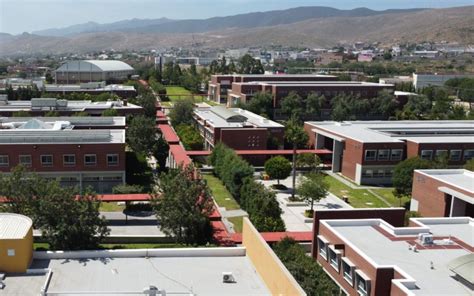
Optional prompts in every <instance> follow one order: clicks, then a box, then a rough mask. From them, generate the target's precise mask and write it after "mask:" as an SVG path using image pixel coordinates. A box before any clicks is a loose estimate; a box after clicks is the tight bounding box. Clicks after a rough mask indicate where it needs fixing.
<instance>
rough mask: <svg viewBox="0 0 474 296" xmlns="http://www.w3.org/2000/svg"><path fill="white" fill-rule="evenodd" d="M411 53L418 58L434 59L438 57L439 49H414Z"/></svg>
mask: <svg viewBox="0 0 474 296" xmlns="http://www.w3.org/2000/svg"><path fill="white" fill-rule="evenodd" d="M413 55H414V56H416V57H419V58H427V59H434V58H436V57H438V55H439V51H437V50H415V51H414V52H413Z"/></svg>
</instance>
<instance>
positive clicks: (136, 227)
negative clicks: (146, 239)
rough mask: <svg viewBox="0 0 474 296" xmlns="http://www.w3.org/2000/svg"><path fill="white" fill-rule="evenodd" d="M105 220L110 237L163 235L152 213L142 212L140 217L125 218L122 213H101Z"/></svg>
mask: <svg viewBox="0 0 474 296" xmlns="http://www.w3.org/2000/svg"><path fill="white" fill-rule="evenodd" d="M100 214H101V215H102V216H104V217H105V219H107V224H108V227H109V228H110V235H158V236H165V234H164V233H163V232H162V231H161V230H160V228H159V227H158V226H159V225H158V221H157V220H156V217H155V215H154V214H152V213H145V212H142V215H140V216H131V215H129V216H128V217H126V216H125V214H124V213H122V212H101V213H100Z"/></svg>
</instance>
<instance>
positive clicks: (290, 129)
mask: <svg viewBox="0 0 474 296" xmlns="http://www.w3.org/2000/svg"><path fill="white" fill-rule="evenodd" d="M285 139H286V141H287V142H288V143H290V144H291V145H292V147H293V161H292V167H293V174H292V175H293V179H292V189H291V199H292V200H294V199H295V187H296V148H298V146H302V145H306V143H308V140H309V137H308V134H306V132H305V131H304V129H303V127H301V125H300V124H299V122H298V120H297V119H296V118H295V117H292V118H291V119H290V120H289V121H287V122H286V129H285Z"/></svg>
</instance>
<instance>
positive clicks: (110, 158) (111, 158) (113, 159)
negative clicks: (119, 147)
mask: <svg viewBox="0 0 474 296" xmlns="http://www.w3.org/2000/svg"><path fill="white" fill-rule="evenodd" d="M118 163H119V156H118V154H107V165H109V166H114V165H118Z"/></svg>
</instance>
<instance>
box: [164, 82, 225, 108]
mask: <svg viewBox="0 0 474 296" xmlns="http://www.w3.org/2000/svg"><path fill="white" fill-rule="evenodd" d="M166 93H167V94H168V96H169V98H170V101H171V102H176V101H179V100H182V99H185V98H191V92H190V91H189V90H187V89H185V88H184V87H181V86H167V87H166ZM177 95H182V96H177ZM194 101H195V102H196V103H207V104H209V105H211V106H217V105H219V104H218V103H216V102H213V101H209V100H207V99H206V97H205V96H195V97H194ZM162 105H163V106H171V104H170V102H162Z"/></svg>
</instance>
